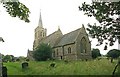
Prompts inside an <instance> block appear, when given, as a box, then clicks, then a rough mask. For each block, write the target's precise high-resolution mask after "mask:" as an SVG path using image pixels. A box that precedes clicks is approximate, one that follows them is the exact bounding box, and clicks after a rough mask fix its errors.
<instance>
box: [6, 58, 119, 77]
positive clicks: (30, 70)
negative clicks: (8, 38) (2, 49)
mask: <svg viewBox="0 0 120 77" xmlns="http://www.w3.org/2000/svg"><path fill="white" fill-rule="evenodd" d="M28 63H29V66H28V67H27V68H25V69H23V68H22V66H21V64H22V62H7V63H4V65H5V66H6V67H7V70H8V71H7V73H8V75H112V72H113V70H114V68H115V65H116V64H117V60H114V62H113V63H111V62H110V60H108V59H100V60H98V59H96V60H89V61H80V60H77V61H68V62H66V61H64V60H61V61H60V60H59V61H58V60H56V61H29V62H28ZM52 63H54V64H55V65H54V66H51V64H52ZM117 71H118V70H116V72H115V73H116V74H118V73H117Z"/></svg>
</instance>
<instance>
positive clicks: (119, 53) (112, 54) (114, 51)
mask: <svg viewBox="0 0 120 77" xmlns="http://www.w3.org/2000/svg"><path fill="white" fill-rule="evenodd" d="M119 56H120V50H117V49H112V50H110V51H109V52H108V53H107V57H111V58H113V59H115V58H118V57H119Z"/></svg>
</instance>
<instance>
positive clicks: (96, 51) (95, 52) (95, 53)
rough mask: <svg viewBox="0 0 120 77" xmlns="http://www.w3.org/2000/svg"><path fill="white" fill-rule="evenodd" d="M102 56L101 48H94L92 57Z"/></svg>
mask: <svg viewBox="0 0 120 77" xmlns="http://www.w3.org/2000/svg"><path fill="white" fill-rule="evenodd" d="M99 56H101V54H100V50H99V49H92V58H93V59H95V58H97V57H99Z"/></svg>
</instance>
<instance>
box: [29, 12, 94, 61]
mask: <svg viewBox="0 0 120 77" xmlns="http://www.w3.org/2000/svg"><path fill="white" fill-rule="evenodd" d="M34 33H35V35H34V36H35V37H34V43H33V51H30V50H28V53H27V57H28V59H30V60H34V58H33V57H32V53H33V52H34V50H35V49H36V47H37V46H38V45H39V44H40V43H46V44H49V45H50V46H51V47H52V49H53V52H52V57H53V58H54V59H57V60H83V59H84V60H88V59H91V58H92V54H91V42H90V40H89V38H88V34H87V33H86V30H85V27H84V25H82V27H81V28H78V29H77V30H74V31H71V32H69V33H67V34H64V35H63V34H62V31H61V30H60V28H58V30H56V31H55V32H53V33H52V34H50V35H48V36H47V29H45V28H44V27H43V24H42V18H41V13H40V18H39V23H38V26H37V28H36V29H35V30H34Z"/></svg>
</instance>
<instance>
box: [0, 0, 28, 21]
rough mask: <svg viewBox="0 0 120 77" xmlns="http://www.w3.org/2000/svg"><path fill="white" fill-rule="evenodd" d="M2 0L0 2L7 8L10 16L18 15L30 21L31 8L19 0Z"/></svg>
mask: <svg viewBox="0 0 120 77" xmlns="http://www.w3.org/2000/svg"><path fill="white" fill-rule="evenodd" d="M6 1H7V0H2V1H0V3H2V5H3V7H5V8H6V11H7V12H8V14H10V16H12V17H16V16H18V17H19V18H20V19H21V20H24V21H25V22H30V21H29V19H28V17H29V13H30V11H29V9H28V8H27V7H26V6H25V5H24V4H22V3H20V2H19V0H9V1H8V2H6Z"/></svg>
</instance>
